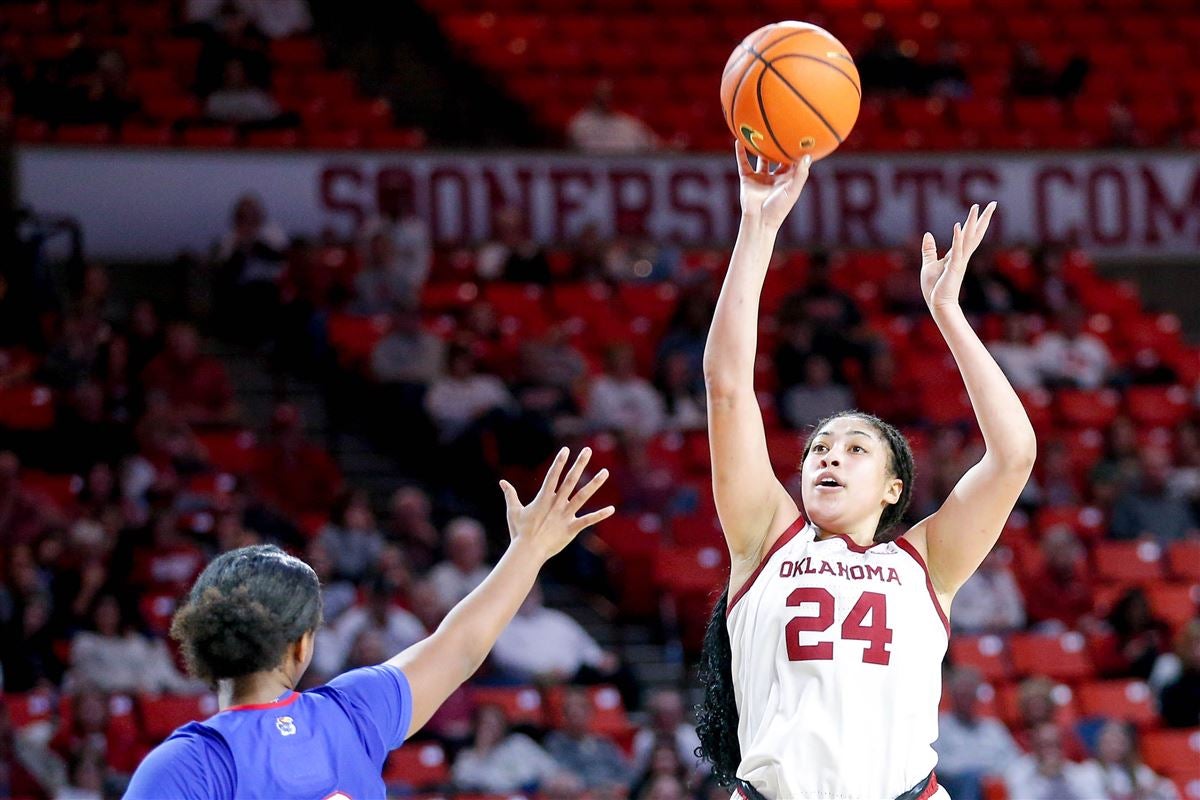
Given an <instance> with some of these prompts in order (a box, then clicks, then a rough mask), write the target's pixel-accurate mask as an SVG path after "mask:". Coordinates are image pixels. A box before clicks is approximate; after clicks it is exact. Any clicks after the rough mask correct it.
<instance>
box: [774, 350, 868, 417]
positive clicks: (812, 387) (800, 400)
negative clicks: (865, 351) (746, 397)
mask: <svg viewBox="0 0 1200 800" xmlns="http://www.w3.org/2000/svg"><path fill="white" fill-rule="evenodd" d="M853 406H854V393H853V392H851V391H850V388H849V387H848V386H845V385H843V384H840V383H835V382H834V379H833V366H832V365H831V364H830V363H829V359H827V358H825V357H824V356H822V355H818V354H816V353H814V354H813V355H811V356H809V357H808V360H806V361H805V362H804V382H803V383H800V384H797V385H795V386H793V387H792V388H790V389H788V390H787V391H786V392H784V395H783V404H782V406H781V407H780V411H781V412H782V416H783V419H784V421H786V422H787V424H788V425H790V426H792V427H793V428H795V429H797V430H804V429H807V428H810V427H812V426H813V425H816V424H817V422H819V421H820V420H822V419H824V418H825V417H827V416H829V415H830V414H835V413H837V412H839V411H843V410H845V409H847V408H852V407H853Z"/></svg>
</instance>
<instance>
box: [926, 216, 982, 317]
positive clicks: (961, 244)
mask: <svg viewBox="0 0 1200 800" xmlns="http://www.w3.org/2000/svg"><path fill="white" fill-rule="evenodd" d="M995 210H996V202H995V201H992V202H991V203H988V205H987V208H985V209H984V210H983V213H982V214H980V213H979V205H978V204H975V205H973V206H971V212H970V213H969V214H967V221H966V222H965V223H962V222H956V223H954V240H953V241H952V242H951V243H950V250H949V251H947V253H946V255H945V256H943V257H942V258H938V255H937V243H936V242H934V240H933V234H932V233H926V234H925V238H924V239H922V240H921V294H923V295H924V296H925V305H927V306H929V310H930V311H937V310H938V308H940V307H941V308H944V307H946V306H957V305H958V294H959V290H960V289H962V282H963V275H965V274H966V273H967V261H968V260H969V259H970V258H971V256H972V255H973V254H974V253H975V248H977V247H979V243H980V242H981V241H983V235H984V234H985V233H987V229H988V223H989V222H991V221H992V213H993V212H994V211H995Z"/></svg>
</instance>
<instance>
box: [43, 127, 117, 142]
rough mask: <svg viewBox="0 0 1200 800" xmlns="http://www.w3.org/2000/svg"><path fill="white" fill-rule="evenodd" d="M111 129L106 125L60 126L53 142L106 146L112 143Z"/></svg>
mask: <svg viewBox="0 0 1200 800" xmlns="http://www.w3.org/2000/svg"><path fill="white" fill-rule="evenodd" d="M112 136H113V132H112V128H110V127H108V126H107V125H60V126H59V128H58V130H56V131H55V132H54V141H56V142H59V143H60V144H107V143H108V142H110V141H112Z"/></svg>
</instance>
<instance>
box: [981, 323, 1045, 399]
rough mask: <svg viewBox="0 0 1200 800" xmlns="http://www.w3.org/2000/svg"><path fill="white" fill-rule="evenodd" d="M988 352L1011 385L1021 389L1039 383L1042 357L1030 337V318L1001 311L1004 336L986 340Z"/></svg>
mask: <svg viewBox="0 0 1200 800" xmlns="http://www.w3.org/2000/svg"><path fill="white" fill-rule="evenodd" d="M987 349H988V352H989V353H991V354H992V358H994V359H996V363H997V364H999V365H1000V369H1001V370H1003V371H1004V376H1005V377H1006V378H1008V382H1009V383H1011V384H1012V386H1013V388H1014V389H1016V390H1018V391H1021V390H1027V389H1036V388H1038V387H1039V386H1041V385H1042V371H1041V358H1040V357H1039V354H1038V351H1037V350H1036V349H1035V348H1034V346H1033V344H1032V343H1031V342H1030V341H1029V321H1028V320H1027V319H1026V318H1025V316H1024V315H1022V314H1005V315H1004V338H1003V339H1001V340H999V341H995V342H989V343H988V346H987Z"/></svg>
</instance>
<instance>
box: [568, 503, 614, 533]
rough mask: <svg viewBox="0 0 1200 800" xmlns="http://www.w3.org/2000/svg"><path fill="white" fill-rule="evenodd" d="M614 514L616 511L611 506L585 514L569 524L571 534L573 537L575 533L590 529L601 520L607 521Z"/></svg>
mask: <svg viewBox="0 0 1200 800" xmlns="http://www.w3.org/2000/svg"><path fill="white" fill-rule="evenodd" d="M615 513H617V510H616V509H615V508H613V507H612V506H605V507H604V508H602V509H600V510H599V511H593V512H592V513H590V514H586V515H584V516H582V517H580V518H579V519H577V520H575V521H574V522H573V523H571V534H572V535H574V534H576V533H579V532H580V531H581V530H583V529H584V528H590V527H591V526H592V525H595V524H596V523H597V522H600V521H601V520H606V519H608V518H609V517H611V516H612V515H613V514H615Z"/></svg>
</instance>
